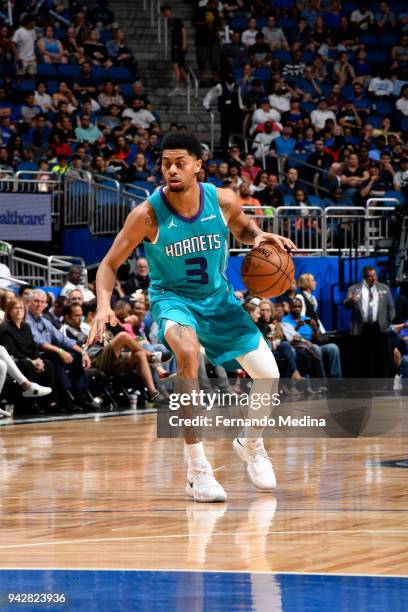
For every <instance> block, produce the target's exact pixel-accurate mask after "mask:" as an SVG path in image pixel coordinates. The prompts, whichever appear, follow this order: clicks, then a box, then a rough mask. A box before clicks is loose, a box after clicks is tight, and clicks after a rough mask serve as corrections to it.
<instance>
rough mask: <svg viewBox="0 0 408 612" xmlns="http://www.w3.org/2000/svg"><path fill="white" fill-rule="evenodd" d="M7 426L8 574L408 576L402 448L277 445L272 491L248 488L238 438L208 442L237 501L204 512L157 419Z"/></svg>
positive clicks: (384, 444) (0, 549)
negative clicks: (235, 448)
mask: <svg viewBox="0 0 408 612" xmlns="http://www.w3.org/2000/svg"><path fill="white" fill-rule="evenodd" d="M389 401H390V402H391V401H392V402H393V403H394V404H395V401H396V400H395V398H393V399H392V400H389ZM403 401H404V400H403V399H398V400H397V403H399V404H401V402H403ZM386 408H387V402H386V400H385V403H384V409H386ZM1 431H2V442H1V471H0V487H1V524H0V567H1V568H2V569H3V570H6V569H14V570H17V569H24V570H27V569H38V570H58V569H72V570H122V571H123V570H126V571H129V570H155V572H158V571H159V570H162V571H163V572H164V575H165V576H167V577H168V576H169V575H170V574H169V572H174V571H177V572H182V573H181V574H180V576H184V575H185V574H183V572H191V571H192V570H195V571H196V572H197V571H198V572H203V573H204V575H205V572H207V571H208V572H218V573H219V572H234V573H236V575H237V576H238V575H240V576H241V577H243V579H244V578H245V576H246V575H247V573H249V574H250V575H251V576H252V578H251V580H252V579H253V580H255V579H256V576H258V574H256V572H265V573H267V574H270V576H269V578H268V580H270V579H271V576H274V575H285V574H287V573H289V574H290V573H296V574H303V575H307V574H320V575H325V576H326V578H328V579H330V576H336V575H341V576H343V577H344V576H345V575H346V576H357V575H358V576H368V577H370V576H373V577H380V576H396V577H398V576H400V577H404V576H406V575H407V572H408V491H407V471H406V468H408V447H407V441H406V439H402V438H393V439H380V438H358V439H336V440H333V439H327V440H325V439H291V438H288V439H283V438H277V439H269V440H268V442H267V447H268V450H269V454H270V455H271V457H272V458H273V461H274V466H275V471H276V475H277V479H278V488H277V490H276V495H270V494H269V493H260V492H258V491H256V490H255V489H254V488H253V487H252V485H251V484H250V483H249V482H248V480H247V478H246V474H245V469H244V466H243V465H242V464H241V463H240V461H239V459H237V457H236V456H235V455H234V454H233V452H232V449H231V441H230V440H218V441H214V442H209V443H207V451H208V452H207V454H208V457H209V459H210V460H211V462H212V465H213V467H214V468H218V467H221V466H223V467H222V469H221V470H219V471H218V472H217V478H218V479H219V481H220V482H221V483H222V484H223V486H224V488H225V489H226V491H227V493H228V495H229V499H228V502H227V503H225V504H198V503H195V502H193V501H192V500H190V499H189V498H188V497H187V496H186V494H185V492H184V487H185V466H184V460H183V448H182V441H181V440H166V439H159V440H158V439H156V415H155V414H153V413H151V414H138V413H134V414H133V415H126V416H117V417H109V418H100V417H99V416H96V417H92V418H89V419H81V420H68V421H56V422H45V423H32V424H23V425H10V426H8V427H2V429H1ZM404 468H405V469H404ZM2 573H3V579H2V580H1V581H2V584H5V582H4V578H5V577H7V575H8V573H7V572H5V573H4V572H2ZM102 573H103V572H102ZM189 575H190V576H191V574H189ZM0 579H1V573H0ZM194 579H195V580H197V577H195V578H194ZM191 580H193V578H191ZM187 582H188V581H187ZM182 583H183V581H182ZM401 584H402V585H404V589H406V586H405V580H404V581H402V582H401ZM177 588H181V591H183V589H182V587H181V586H180V584H179V585H178V587H177ZM401 588H402V587H401ZM404 589H403V592H404V593H405V595H406V594H407V593H406V590H404ZM393 590H395V584H394V587H393ZM262 592H263V591H262ZM266 592H268V591H266ZM401 592H402V591H401ZM155 596H157V597H159V593H158V592H156V593H154V592H153V593H152V594H151V595H150V597H152V602H153V601H154V598H155ZM158 601H159V600H158ZM401 601H402V600H401ZM405 603H407V602H405ZM264 606H265V607H264ZM1 609H3V608H1ZM4 609H6V608H4ZM33 609H34V608H33ZM35 609H39V608H38V607H37V608H35ZM56 609H57V608H56ZM73 609H74V608H73ZM75 609H82V608H80V607H76V608H75ZM100 609H105V608H100ZM106 609H108V608H106ZM109 609H130V608H126V607H124V608H114V607H111V608H109ZM132 609H133V608H132ZM146 609H152V610H155V609H159V607H154V606H153V605H152V607H151V608H146ZM160 609H161V608H160ZM170 609H171V608H170ZM180 609H184V608H180ZM190 609H201V608H200V607H198V608H194V607H192V608H190ZM203 609H204V608H203ZM220 609H221V608H220ZM225 609H228V608H225ZM229 609H232V608H229ZM243 609H248V610H249V609H251V610H252V609H260V610H264V609H265V610H266V609H269V610H272V609H274V608H271V607H269V608H268V607H267V604H266V602H264V603H263V604H261V603H259V605H258V606H255V607H247V608H243ZM276 609H283V610H284V609H286V608H285V607H284V606H283V604H282V606H281V608H279V607H278V608H276ZM288 609H289V608H288ZM360 609H362V608H360ZM371 609H374V610H376V609H377V608H375V607H373V608H371ZM402 609H407V608H406V607H404V608H401V610H402Z"/></svg>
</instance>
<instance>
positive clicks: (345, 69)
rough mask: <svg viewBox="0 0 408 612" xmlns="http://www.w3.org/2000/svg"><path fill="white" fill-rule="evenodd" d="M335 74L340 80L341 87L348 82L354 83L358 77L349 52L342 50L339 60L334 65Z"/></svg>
mask: <svg viewBox="0 0 408 612" xmlns="http://www.w3.org/2000/svg"><path fill="white" fill-rule="evenodd" d="M333 76H334V77H335V78H336V80H337V81H338V83H339V85H340V87H344V85H346V84H347V83H352V82H353V81H354V80H355V78H356V73H355V70H354V68H353V66H352V65H351V64H350V62H349V58H348V53H347V52H346V51H342V52H341V53H340V55H339V59H338V61H337V62H336V63H335V64H334V66H333Z"/></svg>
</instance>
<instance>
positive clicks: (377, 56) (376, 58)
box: [369, 51, 388, 65]
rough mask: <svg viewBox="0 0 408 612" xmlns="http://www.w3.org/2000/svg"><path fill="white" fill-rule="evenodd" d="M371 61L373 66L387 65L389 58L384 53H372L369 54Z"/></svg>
mask: <svg viewBox="0 0 408 612" xmlns="http://www.w3.org/2000/svg"><path fill="white" fill-rule="evenodd" d="M369 60H370V62H371V64H378V65H386V64H387V62H388V56H387V54H386V53H385V52H384V51H371V52H370V53H369Z"/></svg>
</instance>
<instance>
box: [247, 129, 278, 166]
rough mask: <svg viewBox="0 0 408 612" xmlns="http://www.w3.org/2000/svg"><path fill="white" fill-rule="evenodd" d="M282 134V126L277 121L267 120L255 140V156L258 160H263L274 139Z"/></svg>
mask: <svg viewBox="0 0 408 612" xmlns="http://www.w3.org/2000/svg"><path fill="white" fill-rule="evenodd" d="M279 134H280V128H279V127H278V125H277V124H276V123H271V122H270V121H266V122H265V123H264V129H263V131H262V132H258V133H257V135H256V136H255V139H254V142H253V148H254V157H255V159H256V161H258V162H259V161H263V160H264V159H265V158H266V156H267V154H268V152H269V149H270V145H271V143H272V140H274V139H275V138H277V137H278V136H279Z"/></svg>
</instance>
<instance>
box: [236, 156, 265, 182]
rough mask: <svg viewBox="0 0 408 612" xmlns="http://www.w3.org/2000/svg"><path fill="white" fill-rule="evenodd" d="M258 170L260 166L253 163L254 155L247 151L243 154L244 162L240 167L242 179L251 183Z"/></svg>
mask: <svg viewBox="0 0 408 612" xmlns="http://www.w3.org/2000/svg"><path fill="white" fill-rule="evenodd" d="M260 171H261V168H260V167H259V166H256V165H255V158H254V156H253V155H251V154H250V153H248V155H246V156H245V164H244V165H243V166H242V168H241V178H242V180H243V181H246V182H247V183H251V184H252V183H253V182H254V180H255V179H256V177H257V176H258V173H259V172H260Z"/></svg>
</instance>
